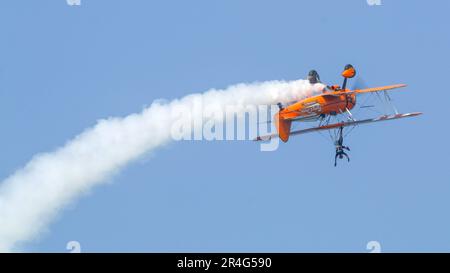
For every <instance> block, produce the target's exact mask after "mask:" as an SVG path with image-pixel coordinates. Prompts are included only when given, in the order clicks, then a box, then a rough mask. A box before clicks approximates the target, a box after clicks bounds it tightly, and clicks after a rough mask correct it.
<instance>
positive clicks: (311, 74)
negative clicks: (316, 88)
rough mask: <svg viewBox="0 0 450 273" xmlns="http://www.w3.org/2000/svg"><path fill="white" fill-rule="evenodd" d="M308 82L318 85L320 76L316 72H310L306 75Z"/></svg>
mask: <svg viewBox="0 0 450 273" xmlns="http://www.w3.org/2000/svg"><path fill="white" fill-rule="evenodd" d="M308 81H309V83H310V84H316V83H320V82H321V81H320V76H319V73H317V71H316V70H311V71H309V73H308Z"/></svg>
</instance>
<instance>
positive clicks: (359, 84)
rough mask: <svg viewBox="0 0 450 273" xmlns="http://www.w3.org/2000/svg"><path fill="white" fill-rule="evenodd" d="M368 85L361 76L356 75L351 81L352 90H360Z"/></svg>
mask: <svg viewBox="0 0 450 273" xmlns="http://www.w3.org/2000/svg"><path fill="white" fill-rule="evenodd" d="M368 87H369V86H368V85H367V83H366V81H365V80H364V79H363V77H361V76H357V77H356V79H355V81H354V82H353V85H352V90H361V89H366V88H368Z"/></svg>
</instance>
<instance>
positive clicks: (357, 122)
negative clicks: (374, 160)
mask: <svg viewBox="0 0 450 273" xmlns="http://www.w3.org/2000/svg"><path fill="white" fill-rule="evenodd" d="M421 114H422V113H420V112H414V113H408V114H396V115H388V116H387V115H384V116H380V117H377V118H371V119H363V120H355V121H345V122H339V123H334V124H328V125H323V126H319V127H314V128H308V129H303V130H297V131H292V132H291V133H290V135H300V134H306V133H311V132H318V131H324V130H331V129H336V128H340V127H348V126H355V125H360V124H366V123H373V122H379V121H386V120H394V119H400V118H407V117H415V116H418V115H421ZM276 136H278V134H272V135H267V136H261V137H257V138H256V139H255V141H267V140H270V139H272V138H273V137H276Z"/></svg>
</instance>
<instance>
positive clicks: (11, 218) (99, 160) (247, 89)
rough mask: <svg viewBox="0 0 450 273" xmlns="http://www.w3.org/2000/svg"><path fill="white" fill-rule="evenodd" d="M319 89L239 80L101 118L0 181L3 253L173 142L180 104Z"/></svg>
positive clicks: (247, 101) (255, 99)
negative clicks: (129, 166)
mask: <svg viewBox="0 0 450 273" xmlns="http://www.w3.org/2000/svg"><path fill="white" fill-rule="evenodd" d="M321 88H323V86H320V85H315V86H312V85H310V84H309V82H308V81H305V80H297V81H290V82H286V81H269V82H262V83H253V84H238V85H234V86H230V87H228V88H226V89H224V90H215V89H213V90H209V91H207V92H205V93H203V94H192V95H188V96H186V97H184V98H181V99H176V100H173V101H171V102H168V103H161V102H155V103H153V104H152V105H151V106H149V107H147V108H145V109H144V110H143V111H142V112H141V113H136V114H131V115H129V116H126V117H123V118H108V119H103V120H100V121H98V122H97V124H96V125H95V126H94V127H92V128H89V129H87V130H85V131H84V132H83V133H81V134H80V135H78V136H76V137H75V138H74V139H72V140H70V141H68V142H67V143H66V144H65V145H64V146H62V147H61V148H58V149H57V150H56V151H53V152H50V153H44V154H38V155H35V156H34V157H33V158H32V159H31V160H30V161H29V162H28V163H27V164H26V165H25V166H24V167H23V168H21V169H19V170H17V171H16V172H15V173H14V174H12V175H11V176H9V177H8V178H6V179H5V180H4V181H2V182H1V184H0V252H10V251H17V247H18V246H19V244H22V243H24V242H26V241H29V240H32V239H33V238H35V237H36V236H37V235H39V233H40V232H41V231H43V230H45V228H46V227H47V226H48V225H49V224H50V223H51V221H52V219H53V218H54V217H55V216H56V215H57V214H58V213H59V212H60V210H61V209H62V208H64V206H65V205H67V204H68V203H70V202H73V201H75V200H76V199H77V198H78V197H79V196H80V195H82V194H83V193H85V192H86V191H88V190H90V189H91V188H92V187H94V186H96V185H99V184H101V183H103V182H104V181H105V180H108V178H109V177H110V176H111V175H113V174H114V173H115V172H117V171H119V170H120V169H121V168H123V167H124V166H125V165H126V164H127V163H129V162H130V161H133V160H135V159H137V158H139V157H140V156H142V155H143V154H145V153H148V152H150V151H152V150H154V149H155V148H157V147H159V146H161V145H163V144H166V143H168V142H169V141H171V140H172V138H171V125H172V124H173V122H174V121H175V119H176V118H177V117H175V115H174V113H176V109H177V108H180V107H184V108H186V107H190V108H195V107H197V106H196V105H198V104H196V102H198V101H201V102H202V105H208V104H212V105H221V106H226V105H244V106H245V105H269V104H276V103H278V102H282V103H288V102H291V101H294V100H297V99H300V98H303V97H306V96H310V95H312V94H314V93H315V92H318V91H319V90H320V89H321ZM193 110H194V109H193ZM193 113H200V114H201V111H193Z"/></svg>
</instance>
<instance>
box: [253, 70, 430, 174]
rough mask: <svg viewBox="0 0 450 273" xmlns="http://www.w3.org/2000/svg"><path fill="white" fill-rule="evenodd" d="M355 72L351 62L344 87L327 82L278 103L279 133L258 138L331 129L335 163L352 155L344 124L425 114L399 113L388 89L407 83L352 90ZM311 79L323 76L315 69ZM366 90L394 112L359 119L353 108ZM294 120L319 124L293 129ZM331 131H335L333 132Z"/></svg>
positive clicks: (347, 125)
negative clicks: (316, 90)
mask: <svg viewBox="0 0 450 273" xmlns="http://www.w3.org/2000/svg"><path fill="white" fill-rule="evenodd" d="M355 75H356V70H355V68H354V67H353V66H352V65H350V64H349V65H347V66H345V69H344V72H342V76H343V77H344V82H343V84H342V87H340V86H338V85H333V86H326V87H324V89H323V91H322V93H321V94H319V95H315V96H312V97H308V98H305V99H302V100H300V101H297V102H294V103H292V104H290V105H287V106H283V105H281V104H278V107H279V109H280V111H279V112H278V113H276V114H275V116H274V122H275V127H276V129H277V133H276V134H272V135H267V136H259V137H257V138H256V139H255V140H256V141H266V140H270V139H271V138H273V137H279V138H280V139H281V140H282V141H283V142H287V141H288V140H289V136H292V135H299V134H305V133H309V132H320V131H329V134H330V137H331V139H332V141H333V142H334V145H335V146H336V156H335V166H336V159H337V158H341V159H342V158H343V157H344V156H345V157H346V158H347V159H348V161H350V158H349V157H348V155H347V154H346V153H345V150H347V151H350V149H349V148H348V147H346V146H344V145H343V141H344V133H343V132H344V128H346V127H352V128H354V127H355V126H357V125H360V124H366V123H372V122H379V121H386V120H394V119H400V118H406V117H413V116H418V115H420V114H422V113H420V112H414V113H408V114H399V113H398V111H397V109H396V108H395V107H394V106H393V105H392V103H391V98H390V97H389V95H388V93H387V92H386V91H388V90H393V89H397V88H402V87H405V86H406V85H405V84H396V85H389V86H383V87H375V88H363V89H356V88H353V90H350V89H347V81H348V79H350V78H353V77H355ZM308 80H309V82H310V83H311V84H317V83H321V82H320V77H319V75H318V73H317V72H316V71H315V70H312V71H310V72H309V74H308ZM380 93H383V94H380ZM363 94H376V96H377V97H378V99H379V100H380V101H382V102H383V103H384V104H388V106H391V107H392V109H393V113H384V114H382V115H381V116H378V117H376V118H365V119H356V118H355V116H354V115H353V114H352V112H351V110H352V109H353V108H354V107H355V106H356V101H357V98H358V97H359V95H363ZM385 106H386V105H385ZM369 107H373V106H367V105H362V106H361V108H369ZM385 109H386V107H385ZM294 121H300V122H301V121H317V122H319V124H318V126H317V127H312V128H307V129H302V130H294V131H291V125H292V122H294ZM331 131H334V132H333V133H332V132H331Z"/></svg>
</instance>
